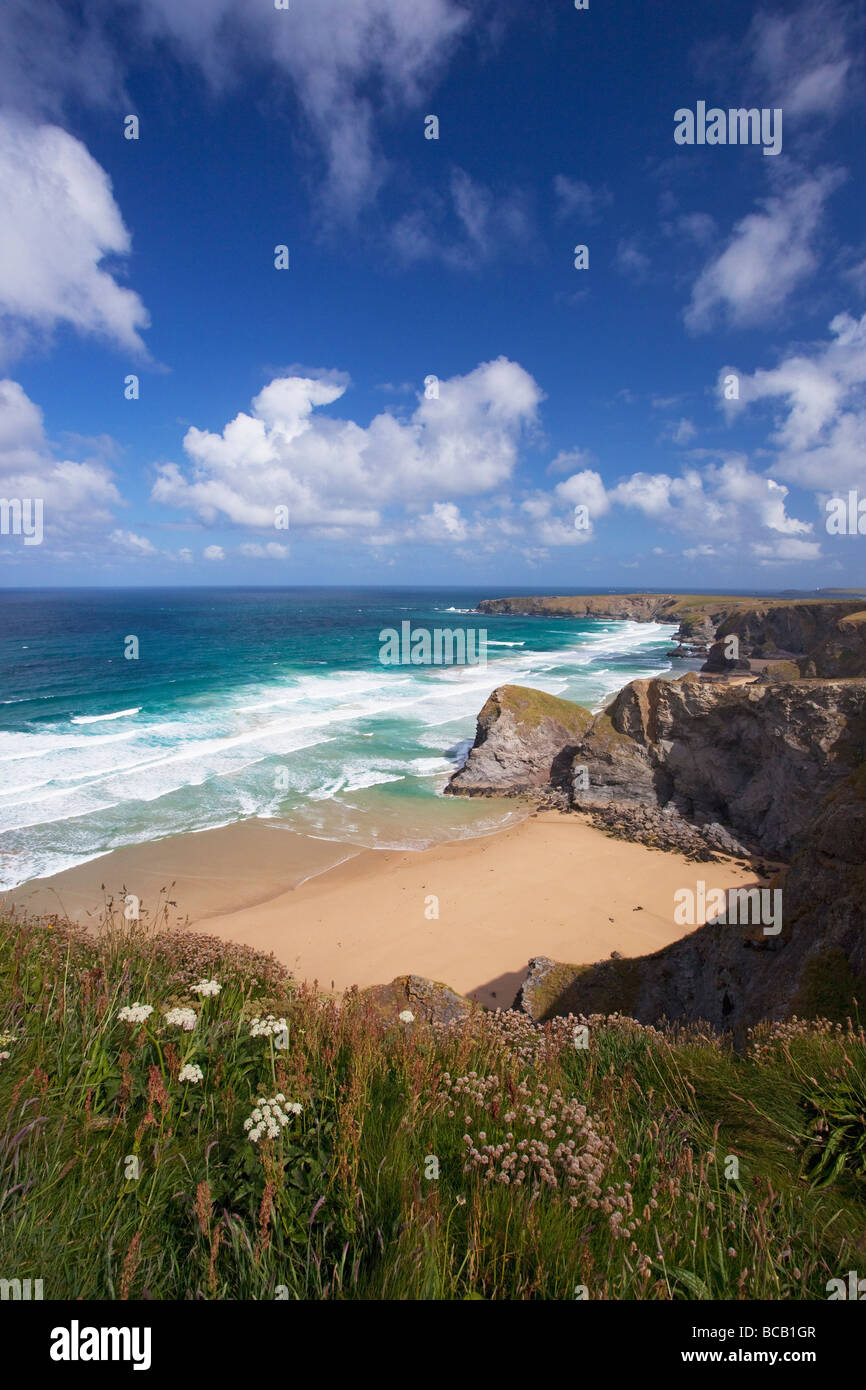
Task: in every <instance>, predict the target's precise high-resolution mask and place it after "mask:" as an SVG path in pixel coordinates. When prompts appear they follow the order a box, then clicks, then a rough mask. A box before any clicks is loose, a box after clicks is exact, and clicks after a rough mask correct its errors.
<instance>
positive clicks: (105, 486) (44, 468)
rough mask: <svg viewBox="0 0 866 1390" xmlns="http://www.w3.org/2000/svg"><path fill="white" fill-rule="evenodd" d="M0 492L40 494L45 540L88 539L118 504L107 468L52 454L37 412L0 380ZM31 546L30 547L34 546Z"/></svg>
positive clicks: (14, 386) (109, 521)
mask: <svg viewBox="0 0 866 1390" xmlns="http://www.w3.org/2000/svg"><path fill="white" fill-rule="evenodd" d="M0 493H2V495H3V497H6V498H31V499H36V498H41V499H42V503H43V509H44V532H45V538H46V540H48V539H52V538H53V539H55V540H56V539H69V538H71V537H75V536H78V537H80V538H82V539H86V538H87V537H92V536H93V535H94V534H95V533H98V532H99V531H100V530H102V531H105V530H106V529H107V528H110V527H111V526H112V525H113V522H114V509H115V507H117V506H118V505H119V504H120V501H121V498H120V494H119V493H118V491H117V488H116V487H115V484H114V481H113V478H112V475H111V472H110V470H109V469H108V468H107V467H106V466H105V465H104V464H103V463H102V462H101V461H100V460H99V459H97V458H90V459H85V460H83V461H82V462H75V461H73V460H72V459H64V458H56V457H55V456H54V453H53V451H52V449H51V445H50V443H49V440H48V439H47V437H46V434H45V427H44V424H43V420H42V412H41V411H40V409H39V407H38V406H37V405H36V404H35V403H34V402H33V401H32V400H31V399H30V397H29V396H28V395H27V393H26V392H25V391H24V389H23V387H22V386H21V385H20V384H19V383H18V382H17V381H11V380H10V379H8V378H6V379H4V380H0ZM34 549H35V548H34Z"/></svg>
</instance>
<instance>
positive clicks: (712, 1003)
mask: <svg viewBox="0 0 866 1390" xmlns="http://www.w3.org/2000/svg"><path fill="white" fill-rule="evenodd" d="M707 881H708V883H709V881H710V874H708V875H707ZM684 886H685V885H684ZM770 888H771V891H775V890H776V889H778V890H779V891H780V892H781V901H782V926H781V931H780V932H779V933H778V934H777V935H767V934H765V933H764V931H763V928H762V927H761V926H760V925H755V926H745V927H743V926H733V925H724V926H717V925H713V924H708V925H707V926H703V927H699V928H698V929H697V930H696V931H693V932H691V933H690V934H689V935H688V936H685V937H683V938H682V940H680V941H676V942H674V943H673V944H672V945H670V946H666V947H664V949H663V950H661V951H656V952H655V953H654V954H653V955H650V956H639V957H634V958H631V959H609V960H604V961H599V962H597V963H595V964H592V965H566V964H563V963H561V962H556V961H552V960H549V959H548V958H546V957H536V958H534V959H533V960H531V961H530V963H529V972H528V975H527V977H526V980H525V981H524V983H523V985H522V986H521V988H520V991H519V993H518V996H517V999H516V1001H515V1007H517V1008H521V1009H523V1010H524V1011H525V1012H526V1013H528V1014H530V1016H531V1017H532V1018H533V1019H535V1020H536V1021H539V1022H540V1021H542V1020H544V1019H547V1018H552V1017H554V1016H555V1015H559V1014H568V1013H581V1014H592V1013H605V1014H606V1013H613V1012H621V1013H626V1014H630V1015H632V1016H633V1017H634V1018H636V1019H638V1021H639V1022H641V1023H657V1022H659V1021H660V1020H661V1019H663V1018H666V1019H669V1020H671V1021H678V1020H679V1021H683V1022H694V1021H698V1020H705V1021H706V1022H708V1023H711V1024H713V1025H714V1026H715V1027H717V1028H720V1029H726V1030H731V1031H732V1032H733V1033H734V1035H735V1037H736V1038H739V1040H742V1037H743V1034H744V1031H745V1029H746V1028H748V1027H750V1026H752V1025H754V1024H755V1023H757V1022H759V1021H760V1020H762V1019H782V1018H786V1017H788V1016H790V1015H791V1014H795V1015H797V1016H798V1017H800V1018H811V1017H816V1016H826V1017H830V1018H835V1019H844V1018H845V1017H846V1015H848V1014H850V1013H851V1012H852V1011H853V1008H854V1000H855V999H857V1000H859V1002H860V1007H861V1009H862V1005H863V1001H864V998H866V994H864V991H866V913H864V906H863V904H864V900H866V767H861V768H859V769H858V770H857V771H856V772H854V773H852V774H851V775H850V776H849V777H847V778H846V779H845V780H844V781H843V782H841V783H840V784H839V785H838V786H836V787H835V788H834V789H833V790H832V791H831V792H830V793H829V795H828V796H827V797H826V798H825V800H824V802H823V804H822V805H821V806H820V808H819V810H818V813H817V814H816V815H815V816H814V818H813V819H812V820H811V822H810V824H809V826H808V828H807V830H806V832H805V833H804V835H803V836H802V837H801V843H800V847H799V849H798V851H797V853H796V855H795V857H794V860H793V862H792V864H791V866H790V868H789V869H788V870H787V872H786V873H783V874H781V875H780V876H779V877H778V878H777V879H776V880H775V882H774V883H771V885H770Z"/></svg>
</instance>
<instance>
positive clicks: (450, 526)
mask: <svg viewBox="0 0 866 1390" xmlns="http://www.w3.org/2000/svg"><path fill="white" fill-rule="evenodd" d="M415 533H416V535H417V536H418V537H420V538H421V539H422V540H427V541H440V540H441V541H465V540H466V538H467V535H468V532H467V527H466V521H465V519H464V518H463V517H462V516H461V514H460V508H459V507H458V506H457V505H456V504H455V503H454V502H434V503H433V508H432V510H431V511H429V512H427V513H426V515H424V516H422V517H420V518H419V520H418V524H417V526H416V528H415Z"/></svg>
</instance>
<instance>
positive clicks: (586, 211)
mask: <svg viewBox="0 0 866 1390" xmlns="http://www.w3.org/2000/svg"><path fill="white" fill-rule="evenodd" d="M553 191H554V193H555V194H556V199H557V203H558V212H559V216H560V218H562V219H563V220H564V219H566V218H577V219H579V220H580V221H581V222H589V223H593V222H597V221H598V220H599V218H600V216H601V214H602V213H603V212H604V211H605V210H606V209H607V208H609V207H610V205H611V203H612V202H613V194H612V193H611V192H610V191H609V190H608V189H607V188H593V187H592V186H591V185H590V184H588V183H586V182H584V180H583V179H570V178H569V177H568V176H567V174H557V175H556V177H555V179H554V180H553Z"/></svg>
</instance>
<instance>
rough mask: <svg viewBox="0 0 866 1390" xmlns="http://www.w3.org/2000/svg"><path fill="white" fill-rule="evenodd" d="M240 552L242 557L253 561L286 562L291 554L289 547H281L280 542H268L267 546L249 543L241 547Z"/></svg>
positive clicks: (239, 547)
mask: <svg viewBox="0 0 866 1390" xmlns="http://www.w3.org/2000/svg"><path fill="white" fill-rule="evenodd" d="M238 550H239V551H240V553H241V555H247V556H249V558H250V559H251V560H284V559H285V558H286V556H287V555H288V553H289V547H288V546H287V545H281V544H280V542H279V541H268V543H267V545H259V544H258V543H257V542H255V541H248V542H246V543H245V544H244V545H239V546H238Z"/></svg>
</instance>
